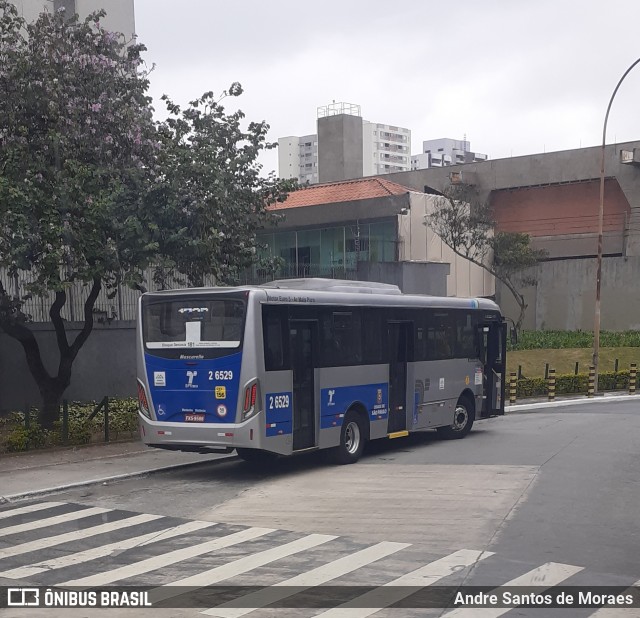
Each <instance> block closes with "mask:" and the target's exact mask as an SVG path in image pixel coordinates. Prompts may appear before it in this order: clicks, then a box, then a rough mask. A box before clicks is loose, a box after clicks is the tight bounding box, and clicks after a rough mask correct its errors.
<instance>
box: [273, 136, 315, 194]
mask: <svg viewBox="0 0 640 618" xmlns="http://www.w3.org/2000/svg"><path fill="white" fill-rule="evenodd" d="M278 176H279V177H280V178H297V179H298V182H299V183H300V184H301V185H306V184H307V183H309V184H310V185H314V184H316V183H317V182H318V136H317V135H302V136H299V137H298V136H290V137H280V138H279V139H278Z"/></svg>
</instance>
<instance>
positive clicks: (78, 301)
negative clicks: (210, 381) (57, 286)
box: [0, 264, 358, 323]
mask: <svg viewBox="0 0 640 618" xmlns="http://www.w3.org/2000/svg"><path fill="white" fill-rule="evenodd" d="M154 272H155V269H154V268H153V267H150V268H149V269H147V271H145V273H144V279H145V287H146V288H147V290H149V291H150V292H152V291H156V290H159V289H175V288H181V287H185V284H184V283H183V281H182V280H180V279H179V278H176V277H174V276H172V275H168V276H167V277H166V278H165V281H164V284H163V285H162V286H160V285H159V284H158V283H156V282H155V281H154ZM300 277H324V278H328V279H352V280H357V279H358V273H357V271H356V270H352V269H345V268H344V267H336V268H333V267H325V266H320V265H317V264H300V265H298V266H297V267H296V266H295V265H290V266H283V267H281V268H278V269H277V270H275V271H272V270H269V271H268V270H265V269H260V268H257V267H252V268H249V269H247V270H246V271H244V272H243V273H242V274H241V275H240V276H239V277H238V280H237V282H236V283H237V284H238V285H260V284H262V283H268V282H269V281H273V280H274V279H291V278H300ZM33 280H34V276H33V274H32V273H30V272H28V271H20V272H19V273H18V274H17V275H15V276H10V275H9V273H8V272H7V271H6V270H4V269H1V268H0V281H2V284H3V286H4V288H5V290H7V293H9V294H10V295H11V296H16V297H18V298H22V297H23V296H24V295H25V294H26V293H27V291H28V286H29V284H30V283H32V282H33ZM204 285H205V286H211V287H213V286H215V285H216V283H215V279H214V278H213V277H206V278H205V280H204ZM89 291H90V286H89V284H82V283H75V284H72V285H70V286H69V288H68V289H67V302H66V303H65V306H64V307H63V309H62V311H61V315H62V318H63V319H64V320H67V321H69V322H75V321H83V320H84V302H85V299H86V298H87V295H88V294H89ZM109 296H110V294H109V291H108V290H105V289H104V288H103V289H102V290H101V291H100V294H99V295H98V298H97V300H96V303H95V305H94V310H93V314H94V319H95V320H96V321H97V322H102V323H103V322H112V321H114V320H135V319H136V307H137V303H138V298H139V297H140V292H139V291H137V290H133V289H131V288H130V287H128V286H126V285H118V287H117V288H116V290H115V295H114V296H113V298H109ZM54 299H55V294H53V293H49V294H46V295H44V296H33V297H31V298H28V299H27V300H25V301H24V303H23V305H22V311H23V312H24V313H26V314H27V315H29V316H30V319H31V321H32V322H49V321H50V319H49V309H50V308H51V304H52V303H53V301H54Z"/></svg>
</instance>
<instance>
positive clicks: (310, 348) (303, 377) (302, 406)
mask: <svg viewBox="0 0 640 618" xmlns="http://www.w3.org/2000/svg"><path fill="white" fill-rule="evenodd" d="M316 331H317V324H316V322H301V321H292V322H290V326H289V341H290V345H291V367H292V368H293V450H294V451H297V450H300V449H305V448H310V447H313V446H315V444H316V414H315V396H314V393H315V383H314V363H313V359H314V349H315V347H316V341H317V337H316Z"/></svg>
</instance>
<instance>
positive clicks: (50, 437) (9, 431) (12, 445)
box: [0, 399, 138, 453]
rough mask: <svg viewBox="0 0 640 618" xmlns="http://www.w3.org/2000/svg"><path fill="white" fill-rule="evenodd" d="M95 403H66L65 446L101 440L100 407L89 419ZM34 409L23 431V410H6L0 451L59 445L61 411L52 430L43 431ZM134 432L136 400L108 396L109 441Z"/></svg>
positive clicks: (0, 421)
mask: <svg viewBox="0 0 640 618" xmlns="http://www.w3.org/2000/svg"><path fill="white" fill-rule="evenodd" d="M97 405H98V404H97V403H96V402H94V401H93V402H78V401H72V402H69V404H68V437H67V440H66V442H65V444H66V445H70V446H73V445H81V444H89V443H91V442H92V441H102V440H103V436H104V409H103V410H101V411H100V412H98V414H96V416H95V417H94V418H92V419H91V420H89V417H90V416H91V414H92V412H93V411H94V410H95V408H96V406H97ZM36 418H37V412H36V411H35V410H34V411H32V413H31V417H30V419H31V423H30V427H29V429H28V430H27V429H26V428H25V423H24V413H22V412H10V413H9V414H6V415H4V416H3V417H1V418H0V452H2V451H5V452H12V453H14V452H20V451H26V450H28V449H34V448H43V447H49V446H59V445H62V444H63V435H62V434H63V431H62V429H63V428H62V425H63V421H62V410H61V412H60V419H59V420H58V421H56V422H55V423H54V429H53V431H45V430H43V429H42V428H41V427H40V426H39V425H38V423H37V420H36ZM137 431H138V402H137V400H136V399H109V435H110V439H111V440H117V439H118V438H121V437H123V436H122V434H124V437H126V438H129V437H131V435H132V434H134V435H135V434H136V433H137Z"/></svg>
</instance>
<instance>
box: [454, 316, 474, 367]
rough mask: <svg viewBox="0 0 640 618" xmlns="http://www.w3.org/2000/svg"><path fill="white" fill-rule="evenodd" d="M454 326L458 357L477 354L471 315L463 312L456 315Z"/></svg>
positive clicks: (472, 356)
mask: <svg viewBox="0 0 640 618" xmlns="http://www.w3.org/2000/svg"><path fill="white" fill-rule="evenodd" d="M456 318H457V319H456V326H457V329H458V346H457V354H456V356H457V357H458V358H474V357H476V356H477V353H476V344H475V332H474V328H473V316H472V315H471V313H468V312H464V313H458V314H457V315H456Z"/></svg>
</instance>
